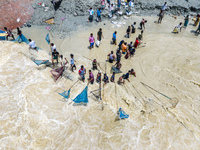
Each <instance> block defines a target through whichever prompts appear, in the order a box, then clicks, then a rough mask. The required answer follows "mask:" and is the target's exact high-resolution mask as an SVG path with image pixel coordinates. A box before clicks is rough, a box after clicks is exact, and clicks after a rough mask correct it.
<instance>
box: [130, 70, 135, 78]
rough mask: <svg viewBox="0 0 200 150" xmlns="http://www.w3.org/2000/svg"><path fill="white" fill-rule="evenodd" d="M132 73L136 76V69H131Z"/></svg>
mask: <svg viewBox="0 0 200 150" xmlns="http://www.w3.org/2000/svg"><path fill="white" fill-rule="evenodd" d="M131 75H134V76H135V77H136V73H135V71H134V69H131Z"/></svg>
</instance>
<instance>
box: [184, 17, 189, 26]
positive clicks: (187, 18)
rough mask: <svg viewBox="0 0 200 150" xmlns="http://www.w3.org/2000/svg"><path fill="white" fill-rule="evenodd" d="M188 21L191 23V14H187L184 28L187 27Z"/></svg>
mask: <svg viewBox="0 0 200 150" xmlns="http://www.w3.org/2000/svg"><path fill="white" fill-rule="evenodd" d="M188 23H189V15H187V16H186V17H185V23H184V28H186V27H187V25H188Z"/></svg>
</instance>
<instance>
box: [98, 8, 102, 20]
mask: <svg viewBox="0 0 200 150" xmlns="http://www.w3.org/2000/svg"><path fill="white" fill-rule="evenodd" d="M97 22H101V8H99V9H98V10H97Z"/></svg>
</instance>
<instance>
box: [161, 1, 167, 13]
mask: <svg viewBox="0 0 200 150" xmlns="http://www.w3.org/2000/svg"><path fill="white" fill-rule="evenodd" d="M166 9H167V2H165V3H164V5H163V6H162V11H165V10H166Z"/></svg>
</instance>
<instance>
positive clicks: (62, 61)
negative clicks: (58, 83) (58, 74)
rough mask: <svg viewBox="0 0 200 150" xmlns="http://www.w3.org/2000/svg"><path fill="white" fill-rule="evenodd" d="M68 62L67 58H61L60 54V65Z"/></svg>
mask: <svg viewBox="0 0 200 150" xmlns="http://www.w3.org/2000/svg"><path fill="white" fill-rule="evenodd" d="M67 63H68V60H67V59H66V58H65V59H63V55H60V67H62V66H65V65H66V64H67Z"/></svg>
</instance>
